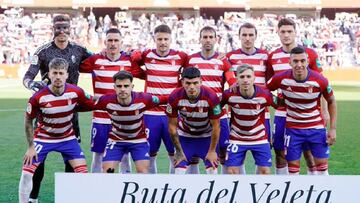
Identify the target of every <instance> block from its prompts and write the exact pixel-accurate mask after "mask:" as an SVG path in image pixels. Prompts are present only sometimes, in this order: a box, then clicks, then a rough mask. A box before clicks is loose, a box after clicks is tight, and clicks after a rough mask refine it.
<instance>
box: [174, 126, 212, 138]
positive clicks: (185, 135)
mask: <svg viewBox="0 0 360 203" xmlns="http://www.w3.org/2000/svg"><path fill="white" fill-rule="evenodd" d="M177 132H178V135H179V136H183V137H190V138H204V137H211V131H210V132H206V133H203V134H200V135H192V134H189V133H187V132H184V131H182V130H181V129H180V128H177Z"/></svg>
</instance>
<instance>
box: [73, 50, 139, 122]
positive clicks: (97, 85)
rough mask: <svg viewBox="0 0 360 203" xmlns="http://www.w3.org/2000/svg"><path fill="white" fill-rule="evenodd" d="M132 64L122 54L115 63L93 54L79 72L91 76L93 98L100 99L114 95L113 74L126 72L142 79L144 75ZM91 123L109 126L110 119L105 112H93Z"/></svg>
mask: <svg viewBox="0 0 360 203" xmlns="http://www.w3.org/2000/svg"><path fill="white" fill-rule="evenodd" d="M135 66H137V64H136V63H132V62H131V60H130V56H128V55H126V54H125V53H124V52H122V53H121V56H120V58H119V59H118V60H116V61H111V60H110V59H109V58H108V57H106V56H103V55H101V54H95V55H92V56H91V57H89V58H87V59H86V60H84V61H83V62H82V64H81V65H80V72H82V73H91V74H92V85H93V90H94V96H95V97H100V96H102V95H105V94H112V93H115V90H114V81H113V78H112V77H113V76H114V74H115V73H117V72H119V71H121V70H126V71H129V72H131V73H132V74H133V75H134V77H144V73H143V71H142V70H141V69H139V68H133V67H135ZM93 122H94V123H102V124H111V121H110V117H109V115H108V113H107V112H105V111H100V110H95V111H93Z"/></svg>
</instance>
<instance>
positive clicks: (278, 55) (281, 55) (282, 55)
mask: <svg viewBox="0 0 360 203" xmlns="http://www.w3.org/2000/svg"><path fill="white" fill-rule="evenodd" d="M289 57H290V54H289V53H285V52H283V51H281V52H278V53H274V54H273V55H272V59H273V60H274V59H283V58H289Z"/></svg>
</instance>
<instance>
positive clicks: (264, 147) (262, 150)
mask: <svg viewBox="0 0 360 203" xmlns="http://www.w3.org/2000/svg"><path fill="white" fill-rule="evenodd" d="M227 151H228V159H227V160H226V161H225V165H226V166H227V167H231V166H241V165H243V164H244V160H245V157H246V152H247V151H251V153H252V155H253V157H254V160H255V164H256V165H257V166H262V167H271V149H270V144H269V143H265V144H257V145H242V144H230V145H229V147H228V150H227Z"/></svg>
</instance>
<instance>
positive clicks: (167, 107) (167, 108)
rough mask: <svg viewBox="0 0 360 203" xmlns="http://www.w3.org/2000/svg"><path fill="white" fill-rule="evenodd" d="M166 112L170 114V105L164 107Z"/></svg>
mask: <svg viewBox="0 0 360 203" xmlns="http://www.w3.org/2000/svg"><path fill="white" fill-rule="evenodd" d="M166 112H167V113H170V114H171V113H172V107H171V105H170V104H167V105H166Z"/></svg>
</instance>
